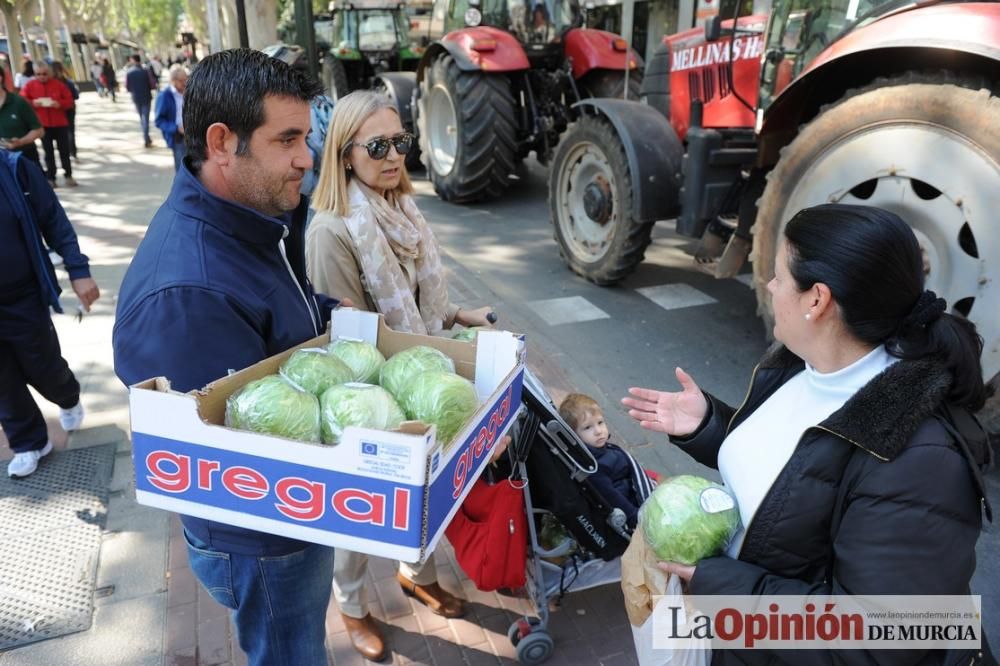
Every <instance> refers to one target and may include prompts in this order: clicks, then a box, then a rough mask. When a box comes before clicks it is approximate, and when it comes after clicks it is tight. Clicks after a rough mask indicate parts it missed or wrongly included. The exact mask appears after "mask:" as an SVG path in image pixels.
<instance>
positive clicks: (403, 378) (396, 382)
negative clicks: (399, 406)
mask: <svg viewBox="0 0 1000 666" xmlns="http://www.w3.org/2000/svg"><path fill="white" fill-rule="evenodd" d="M432 370H436V371H438V372H455V362H454V361H452V360H451V359H450V358H448V356H447V355H445V354H444V352H441V351H438V350H437V349H434V348H433V347H427V346H425V345H417V346H416V347H410V348H409V349H404V350H403V351H401V352H399V353H397V354H393V355H392V356H390V357H389V360H388V361H386V362H385V365H383V366H382V370H381V371H379V381H378V383H379V384H381V385H382V387H383V388H385V389H386V390H387V391H389V393H391V394H393V395H394V396H396V398H397V399H402V398H401V396H402V390H403V387H405V386H406V384H407V383H408V382H409V381H410V380H411V379H413V378H414V377H416V376H417V375H419V374H420V373H422V372H429V371H432Z"/></svg>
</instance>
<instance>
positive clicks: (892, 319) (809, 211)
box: [785, 204, 986, 411]
mask: <svg viewBox="0 0 1000 666" xmlns="http://www.w3.org/2000/svg"><path fill="white" fill-rule="evenodd" d="M785 239H786V240H787V241H788V257H789V271H790V272H791V274H792V277H793V278H794V279H795V282H796V284H797V285H798V288H799V289H800V290H801V291H805V290H807V289H810V288H811V287H812V286H813V285H814V284H816V283H823V284H825V285H827V286H828V287H829V288H830V292H831V293H832V294H833V299H834V300H835V301H836V302H837V305H839V306H840V312H841V315H842V317H843V320H844V324H845V325H846V326H847V328H848V330H849V331H850V332H851V333H852V334H853V335H854V336H855V337H856V338H858V339H859V340H861V341H862V342H866V343H868V344H871V345H877V344H884V345H885V347H886V350H887V351H888V352H889V353H890V354H891V355H893V356H895V357H897V358H901V359H905V360H915V359H920V358H926V357H937V358H938V359H940V361H941V363H943V364H944V365H945V367H947V368H948V370H949V371H950V372H951V374H952V377H953V382H952V386H951V391H950V393H949V395H948V400H949V402H951V403H954V404H957V405H960V406H963V407H966V408H968V409H970V410H972V411H977V410H979V409H980V408H981V407H982V406H983V404H984V402H985V401H986V388H985V386H984V384H983V372H982V366H981V365H980V356H981V355H982V351H983V339H982V338H981V337H980V336H979V334H978V333H977V332H976V326H975V324H973V323H972V322H970V321H969V320H967V319H965V318H964V317H961V316H959V315H953V314H949V313H947V312H945V310H946V304H945V302H944V300H943V299H940V298H937V296H936V295H935V294H934V293H933V292H930V291H924V269H923V257H922V254H921V251H920V246H919V244H918V243H917V238H916V236H914V234H913V231H912V230H911V229H910V227H909V226H908V225H907V224H906V223H905V222H903V220H901V219H900V218H899V216H898V215H896V214H895V213H890V212H889V211H886V210H882V209H880V208H873V207H870V206H848V205H844V204H825V205H822V206H815V207H813V208H806V209H803V210H801V211H799V212H798V213H797V214H796V215H795V217H793V218H792V219H791V221H789V223H788V224H787V225H786V226H785Z"/></svg>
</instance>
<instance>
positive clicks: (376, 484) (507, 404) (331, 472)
mask: <svg viewBox="0 0 1000 666" xmlns="http://www.w3.org/2000/svg"><path fill="white" fill-rule="evenodd" d="M331 337H332V338H337V337H348V338H357V339H362V340H367V341H369V342H372V343H374V344H375V345H376V346H377V347H378V348H379V350H380V351H381V352H382V353H383V354H384V355H385V356H386V358H388V357H390V356H391V355H392V354H394V353H396V352H398V351H401V350H403V349H406V348H408V347H412V346H415V345H427V346H431V347H435V348H437V349H439V350H441V351H442V352H444V353H445V354H447V355H448V356H450V357H451V358H452V359H453V360H454V361H455V369H456V372H458V374H460V375H462V376H464V377H466V378H468V379H470V380H473V381H474V382H475V386H476V393H477V394H478V396H479V400H480V407H479V409H478V410H477V411H476V413H475V415H474V416H473V417H472V418H471V419H470V420H469V422H468V423H467V424H466V426H465V427H464V428H463V429H462V430H461V431H460V432H459V433H458V435H456V437H455V439H454V441H453V442H452V444H451V445H450V446H448V447H447V449H445V448H444V447H443V446H442V445H441V443H440V442H437V441H436V440H435V429H434V427H433V426H427V425H424V424H422V423H419V422H407V423H405V424H404V425H403V427H402V428H400V430H399V431H393V432H388V431H383V430H371V429H366V428H351V427H349V428H347V429H346V431H345V433H344V437H343V439H342V441H341V443H340V444H339V445H337V446H322V445H319V444H311V443H306V442H297V441H292V440H288V439H283V438H280V437H274V436H270V435H261V434H256V433H251V432H243V431H238V430H233V429H230V428H227V427H225V426H224V425H223V422H224V418H225V410H226V399H227V398H228V397H229V396H230V395H231V394H232V393H234V392H235V391H236V390H238V389H239V388H241V387H242V386H244V385H245V384H247V383H248V382H250V381H253V380H255V379H259V378H261V377H263V376H265V375H269V374H273V373H275V372H277V371H278V368H279V367H280V365H281V364H282V363H283V362H284V361H285V359H287V358H288V357H289V356H290V355H291V354H292V352H293V351H295V349H300V348H303V347H318V346H322V345H325V344H327V343H329V341H330V339H331ZM295 349H290V350H288V351H286V352H284V353H282V354H278V355H276V356H272V357H271V358H268V359H266V360H264V361H261V362H260V363H257V364H256V365H252V366H250V367H249V368H246V369H244V370H242V371H240V372H237V373H235V374H232V375H230V376H228V377H225V378H223V379H219V380H217V381H215V382H212V383H211V384H209V385H208V386H206V387H205V388H203V389H201V390H199V391H192V392H190V393H178V392H175V391H171V390H170V383H169V381H168V379H167V378H164V377H158V378H155V379H150V380H147V381H145V382H141V383H139V384H136V385H134V386H132V387H131V389H130V391H129V408H130V412H131V420H132V458H133V462H134V464H135V475H136V498H137V500H138V501H139V503H140V504H145V505H147V506H154V507H159V508H162V509H167V510H170V511H175V512H177V513H182V514H187V515H191V516H197V517H200V518H206V519H209V520H214V521H218V522H221V523H227V524H231V525H238V526H241V527H246V528H249V529H253V530H258V531H261V532H268V533H271V534H280V535H283V536H287V537H291V538H294V539H301V540H303V541H310V542H315V543H321V544H326V545H330V546H339V547H343V548H347V549H349V550H354V551H358V552H363V553H369V554H372V555H380V556H384V557H390V558H394V559H399V560H403V561H406V562H422V561H423V560H424V559H426V557H427V555H428V554H430V553H431V552H433V550H434V548H435V546H436V545H437V543H438V540H439V539H440V538H441V535H442V534H443V533H444V528H445V527H447V525H448V523H449V522H450V521H451V518H452V516H453V515H454V514H455V512H456V511H457V510H458V507H459V505H460V504H461V503H462V501H463V500H464V499H465V496H466V494H468V492H469V489H470V488H471V487H472V483H473V482H474V481H475V479H476V478H478V477H479V475H480V473H481V472H482V470H483V468H484V467H485V466H486V464H487V463H488V461H489V457H490V453H491V451H492V450H493V447H494V446H495V445H496V443H497V441H498V440H499V439H500V438H501V437H502V436H503V435H504V434H505V433H506V432H507V430H508V428H509V427H510V426H511V424H512V423H513V421H514V418H515V417H516V415H517V411H518V409H519V407H520V404H521V384H522V380H523V375H524V354H523V349H524V345H523V342H522V341H520V340H519V339H518V338H517V337H516V336H514V335H512V334H510V333H505V332H499V331H497V332H494V331H484V332H481V333H479V335H478V336H477V339H476V342H475V344H469V343H466V342H459V341H456V340H449V339H444V338H438V337H431V336H423V335H413V334H409V333H399V332H397V331H393V330H391V329H389V328H388V327H387V326H385V324H384V322H383V321H382V318H381V317H380V316H378V315H374V314H371V313H367V312H357V311H353V310H345V311H341V310H338V311H335V312H334V315H333V320H332V322H331V332H330V334H329V335H322V336H320V337H317V338H314V339H313V340H310V341H308V342H306V343H304V344H302V345H300V346H299V347H296V348H295Z"/></svg>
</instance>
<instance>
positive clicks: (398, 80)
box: [374, 72, 417, 131]
mask: <svg viewBox="0 0 1000 666" xmlns="http://www.w3.org/2000/svg"><path fill="white" fill-rule="evenodd" d="M380 86H381V87H382V88H384V89H385V94H386V96H388V97H389V99H391V100H392V101H393V102H395V103H396V110H397V111H399V119H400V120H401V121H402V123H403V127H405V128H406V129H407V130H408V131H412V130H413V107H412V104H413V89H414V88H416V87H417V75H416V74H415V73H414V72H382V73H381V74H379V75H378V76H376V77H375V81H374V87H375V88H378V87H380Z"/></svg>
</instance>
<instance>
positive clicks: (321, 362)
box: [280, 348, 354, 398]
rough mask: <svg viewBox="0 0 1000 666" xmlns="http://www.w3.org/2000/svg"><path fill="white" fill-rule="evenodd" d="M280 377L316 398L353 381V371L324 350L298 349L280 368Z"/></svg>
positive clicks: (338, 358) (337, 357)
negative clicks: (332, 387)
mask: <svg viewBox="0 0 1000 666" xmlns="http://www.w3.org/2000/svg"><path fill="white" fill-rule="evenodd" d="M280 372H281V376H282V377H284V378H285V379H287V380H288V381H290V382H292V383H293V384H295V385H296V386H298V387H300V388H302V389H304V390H306V391H309V392H310V393H312V394H313V395H314V396H316V397H317V398H318V397H319V396H321V395H323V392H324V391H326V390H327V389H328V388H330V387H331V386H336V385H337V384H343V383H345V382H349V381H351V380H352V379H354V371H353V370H351V369H350V368H349V367H348V365H347V364H346V363H344V362H343V361H341V360H340V357H339V356H335V355H333V354H331V353H329V352H328V351H327V350H326V349H323V348H315V349H300V350H298V351H297V352H295V353H293V354H292V355H291V356H289V357H288V360H287V361H285V362H284V364H282V366H281V371H280Z"/></svg>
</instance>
